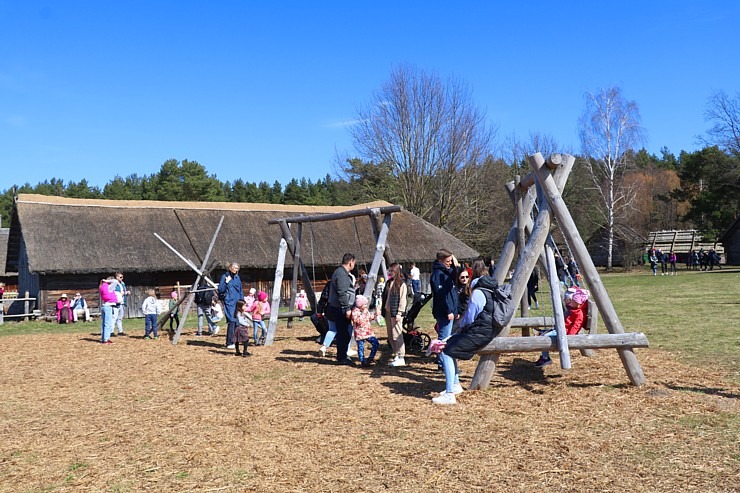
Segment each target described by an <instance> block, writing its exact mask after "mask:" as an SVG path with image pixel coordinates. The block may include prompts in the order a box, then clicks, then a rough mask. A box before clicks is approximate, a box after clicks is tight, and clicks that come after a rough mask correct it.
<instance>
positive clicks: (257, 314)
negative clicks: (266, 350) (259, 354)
mask: <svg viewBox="0 0 740 493" xmlns="http://www.w3.org/2000/svg"><path fill="white" fill-rule="evenodd" d="M249 311H250V312H252V321H253V323H254V345H255V346H262V345H263V344H264V343H265V338H266V337H267V329H265V322H264V321H263V319H264V318H265V316H267V318H269V316H270V304H269V303H268V302H267V293H265V292H264V291H260V292H259V293H257V301H255V302H254V303H253V304H252V306H251V308H250V309H249ZM258 327H259V328H260V329H262V332H261V335H260V337H257V328H258Z"/></svg>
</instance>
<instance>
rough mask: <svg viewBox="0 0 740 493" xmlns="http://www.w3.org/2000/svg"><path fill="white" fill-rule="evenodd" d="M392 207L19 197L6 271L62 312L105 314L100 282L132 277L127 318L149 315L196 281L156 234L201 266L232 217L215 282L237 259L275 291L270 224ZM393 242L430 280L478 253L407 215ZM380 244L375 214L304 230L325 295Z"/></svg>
mask: <svg viewBox="0 0 740 493" xmlns="http://www.w3.org/2000/svg"><path fill="white" fill-rule="evenodd" d="M387 205H391V204H389V203H387V202H382V201H381V202H372V203H367V204H358V205H354V206H349V207H320V206H303V205H276V204H254V203H230V202H161V201H115V200H98V199H70V198H64V197H53V196H43V195H36V194H20V195H18V197H16V199H15V203H14V206H13V211H12V214H11V224H10V231H9V236H8V240H7V245H8V247H7V259H6V262H5V268H6V270H10V271H14V270H17V272H18V288H19V291H21V292H25V291H28V292H29V293H30V296H32V297H36V298H38V307H37V308H38V310H40V311H41V312H42V313H43V314H45V315H50V314H52V313H54V311H55V308H54V306H55V302H56V300H57V299H58V298H59V296H60V295H61V294H62V293H66V294H67V295H68V296H73V295H74V293H75V292H80V293H81V294H82V295H83V297H85V299H86V300H87V302H88V304H89V305H90V308H91V310H92V311H93V312H97V311H98V310H99V306H100V301H99V297H98V285H99V282H100V279H102V278H104V277H106V276H108V275H112V274H113V273H114V272H116V271H120V272H123V273H124V281H125V282H126V284H127V286H128V287H129V289H130V290H131V292H132V294H131V296H130V298H129V302H128V306H127V308H126V316H127V317H140V316H142V314H141V303H142V302H143V300H144V298H145V297H146V291H147V290H148V289H150V288H154V289H155V290H156V291H157V292H158V294H159V297H160V298H161V299H165V298H168V297H169V296H170V292H171V290H172V289H173V288H175V287H177V286H178V285H179V286H180V288H181V290H182V292H183V293H184V292H186V290H187V287H188V286H189V285H190V283H192V282H193V281H194V280H195V276H196V274H195V273H194V272H193V271H192V270H190V268H189V267H188V266H187V265H186V264H185V262H183V260H181V259H180V258H178V257H177V255H175V254H174V253H173V252H172V251H170V250H169V249H168V248H167V247H166V246H165V245H164V244H163V243H162V242H161V241H159V240H158V239H157V238H156V237H155V236H154V234H155V233H157V234H158V235H160V236H161V237H162V238H163V239H164V240H166V241H167V242H168V243H169V244H170V245H172V246H173V247H174V248H175V249H176V250H177V251H178V252H180V253H181V254H182V255H184V256H185V257H187V258H188V259H189V260H191V261H192V262H193V263H195V264H197V265H200V264H201V259H202V258H203V256H204V255H205V252H206V251H207V249H208V245H209V243H210V241H211V238H212V236H213V233H214V232H215V229H216V226H217V225H218V222H219V220H220V218H221V216H223V217H224V223H223V226H222V228H221V231H220V234H219V236H218V239H217V240H216V244H215V246H214V251H213V253H212V255H211V259H212V261H213V264H212V265H213V268H214V270H213V273H212V275H211V278H212V279H213V280H214V281H215V282H218V280H219V278H220V275H221V273H223V272H224V271H225V269H226V267H227V265H228V264H229V262H232V261H233V262H238V263H239V264H240V265H241V272H240V276H241V278H242V283H243V286H244V290H245V291H248V290H249V288H250V287H254V288H256V289H258V290H262V291H266V292H268V293H269V292H271V290H272V284H273V282H274V277H275V275H274V269H275V266H276V263H277V252H278V245H279V242H280V238H281V230H280V227H279V226H278V225H275V224H273V225H270V224H268V221H269V220H270V219H275V218H281V217H286V216H291V215H316V214H324V213H336V212H342V211H346V210H352V209H361V208H372V207H382V206H387ZM388 244H389V250H390V253H391V256H392V257H393V259H394V261H396V262H400V263H401V264H402V265H408V263H410V262H416V264H417V265H418V266H419V267H420V269H421V270H422V272H423V273H425V274H426V276H425V279H424V280H425V281H426V280H428V276H429V273H430V270H431V264H432V262H433V261H434V257H435V254H436V252H437V250H438V249H440V248H447V249H448V250H450V251H452V252H453V253H454V254H455V255H456V256H457V257H458V258H459V259H461V260H466V259H473V258H475V257H477V256H478V252H477V251H475V250H474V249H472V248H470V247H469V246H467V245H466V244H465V243H463V242H462V241H460V240H458V239H457V238H455V237H454V236H452V235H450V234H449V233H447V232H446V231H444V230H442V229H440V228H437V227H435V226H433V225H432V224H430V223H428V222H427V221H424V220H423V219H421V218H419V217H417V216H415V215H414V214H411V213H410V212H408V211H401V212H399V213H396V214H393V221H392V224H391V228H390V233H389V236H388ZM374 247H375V238H374V236H373V232H372V228H371V225H370V222H369V220H368V219H366V218H362V217H358V218H349V219H343V220H339V221H331V222H322V223H310V224H306V225H304V228H303V235H302V241H301V250H302V252H303V253H302V257H303V261H304V263H305V265H306V267H307V269H308V270H309V274H310V276H311V278H312V279H313V282H314V286H315V288H316V290H317V292H320V291H321V288H322V287H323V284H324V283H325V282H326V280H327V279H328V278H329V277H330V276H331V274H332V272H333V271H334V269H335V268H336V266H337V265H339V263H340V262H341V258H342V255H343V254H344V253H346V252H350V253H354V254H355V256H356V258H357V268H358V269H359V268H364V269H365V270H366V271H367V270H369V265H370V263H371V262H372V258H373V254H374V253H375V252H374ZM292 267H293V266H292V260H290V259H288V261H287V262H286V272H285V274H286V275H285V279H286V281H285V282H284V283H283V286H282V288H281V290H282V298H283V302H285V301H286V300H288V299H289V297H290V287H289V286H290V281H289V279H291V277H292ZM425 285H426V283H424V284H423V286H425ZM422 289H424V288H422Z"/></svg>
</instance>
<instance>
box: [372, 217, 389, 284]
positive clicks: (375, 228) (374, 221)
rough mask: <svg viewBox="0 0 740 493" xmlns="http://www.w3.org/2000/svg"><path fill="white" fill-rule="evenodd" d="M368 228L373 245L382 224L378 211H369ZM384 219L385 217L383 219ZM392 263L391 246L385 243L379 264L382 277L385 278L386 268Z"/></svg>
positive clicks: (376, 240)
mask: <svg viewBox="0 0 740 493" xmlns="http://www.w3.org/2000/svg"><path fill="white" fill-rule="evenodd" d="M385 214H393V213H392V212H386V213H385ZM368 217H369V218H370V227H371V228H372V229H373V236H375V243H376V244H377V242H378V236H380V230H381V229H382V227H383V223H382V221H381V220H380V209H378V208H373V209H370V215H369V216H368ZM383 219H385V217H384V218H383ZM392 263H393V254H392V253H391V246H390V245H389V244H388V242H387V241H386V244H385V250H384V251H383V261H382V262H381V263H380V267H381V269H382V272H383V277H384V278H385V277H387V268H388V266H389V265H391V264H392Z"/></svg>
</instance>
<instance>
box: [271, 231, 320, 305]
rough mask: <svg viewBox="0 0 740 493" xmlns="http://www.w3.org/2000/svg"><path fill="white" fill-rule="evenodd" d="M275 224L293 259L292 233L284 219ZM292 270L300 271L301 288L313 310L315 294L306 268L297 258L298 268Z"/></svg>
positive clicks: (293, 243) (293, 244)
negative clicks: (304, 290) (304, 291)
mask: <svg viewBox="0 0 740 493" xmlns="http://www.w3.org/2000/svg"><path fill="white" fill-rule="evenodd" d="M276 222H277V224H278V225H280V230H281V231H282V232H283V238H284V239H285V242H286V244H287V245H288V251H289V252H290V254H291V255H293V257H294V258H295V242H294V241H293V233H292V232H291V231H290V227H289V226H288V222H287V221H286V220H284V219H279V220H277V221H276ZM296 222H300V221H296ZM270 224H272V221H270ZM293 268H294V269H296V268H298V269H300V271H299V274H300V276H301V280H302V281H303V287H304V288H306V296H308V299H309V300H311V301H312V303H311V308H313V306H314V303H313V300H316V294H315V293H314V291H313V285H312V284H311V276H309V275H308V270H307V269H306V266H305V265H304V264H303V260H300V258H299V260H298V266H296V265H293ZM281 282H282V281H281ZM291 310H292V308H291Z"/></svg>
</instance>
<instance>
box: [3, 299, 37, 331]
mask: <svg viewBox="0 0 740 493" xmlns="http://www.w3.org/2000/svg"><path fill="white" fill-rule="evenodd" d="M32 301H33V305H32V304H31V302H32ZM20 302H23V313H7V312H8V310H6V309H5V306H6V305H8V306H9V305H14V304H16V303H20ZM35 305H36V298H31V297H30V296H29V293H28V291H26V293H25V297H23V298H18V293H8V292H5V294H4V295H3V299H2V303H0V325H2V324H4V323H5V319H6V318H23V320H28V319H29V318H36V317H38V316H39V315H40V312H38V311H36V310H33V308H32V306H35ZM32 310H33V311H32Z"/></svg>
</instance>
